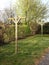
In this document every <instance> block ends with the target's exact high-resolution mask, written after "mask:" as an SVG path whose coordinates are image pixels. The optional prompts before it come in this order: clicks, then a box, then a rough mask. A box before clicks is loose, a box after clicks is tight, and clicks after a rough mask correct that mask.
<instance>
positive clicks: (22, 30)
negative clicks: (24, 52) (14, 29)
mask: <svg viewBox="0 0 49 65" xmlns="http://www.w3.org/2000/svg"><path fill="white" fill-rule="evenodd" d="M29 35H31V31H30V28H29V27H28V25H25V24H23V25H18V38H25V37H26V36H29Z"/></svg>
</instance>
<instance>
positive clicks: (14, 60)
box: [0, 35, 49, 65]
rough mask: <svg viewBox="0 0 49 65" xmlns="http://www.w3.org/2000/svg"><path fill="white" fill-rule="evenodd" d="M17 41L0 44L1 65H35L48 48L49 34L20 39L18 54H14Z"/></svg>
mask: <svg viewBox="0 0 49 65" xmlns="http://www.w3.org/2000/svg"><path fill="white" fill-rule="evenodd" d="M14 46H15V43H14V42H12V43H10V44H7V45H4V46H0V65H35V62H36V59H39V58H40V57H41V55H42V53H43V52H44V50H45V49H46V48H48V47H49V35H44V36H43V37H41V35H35V36H31V37H27V38H26V39H22V40H18V54H15V55H14V54H13V53H14V49H15V47H14Z"/></svg>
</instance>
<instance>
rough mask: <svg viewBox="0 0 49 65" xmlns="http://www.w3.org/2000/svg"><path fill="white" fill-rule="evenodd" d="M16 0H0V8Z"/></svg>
mask: <svg viewBox="0 0 49 65" xmlns="http://www.w3.org/2000/svg"><path fill="white" fill-rule="evenodd" d="M15 2H16V0H0V10H3V9H4V8H6V7H9V5H10V3H15Z"/></svg>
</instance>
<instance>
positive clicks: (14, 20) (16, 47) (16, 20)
mask: <svg viewBox="0 0 49 65" xmlns="http://www.w3.org/2000/svg"><path fill="white" fill-rule="evenodd" d="M21 18H25V17H18V18H17V17H15V18H8V19H9V20H13V22H14V23H15V54H17V53H18V44H17V23H18V22H19V21H20V20H21Z"/></svg>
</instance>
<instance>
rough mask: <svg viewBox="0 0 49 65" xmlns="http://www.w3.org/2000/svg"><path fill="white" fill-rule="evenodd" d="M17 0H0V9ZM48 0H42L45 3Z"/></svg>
mask: <svg viewBox="0 0 49 65" xmlns="http://www.w3.org/2000/svg"><path fill="white" fill-rule="evenodd" d="M16 1H17V0H0V10H2V9H4V8H5V7H9V5H10V3H15V2H16ZM47 1H48V0H42V2H43V3H45V4H46V2H47Z"/></svg>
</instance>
